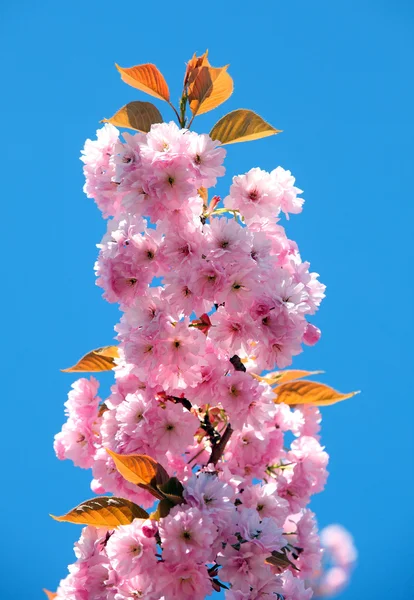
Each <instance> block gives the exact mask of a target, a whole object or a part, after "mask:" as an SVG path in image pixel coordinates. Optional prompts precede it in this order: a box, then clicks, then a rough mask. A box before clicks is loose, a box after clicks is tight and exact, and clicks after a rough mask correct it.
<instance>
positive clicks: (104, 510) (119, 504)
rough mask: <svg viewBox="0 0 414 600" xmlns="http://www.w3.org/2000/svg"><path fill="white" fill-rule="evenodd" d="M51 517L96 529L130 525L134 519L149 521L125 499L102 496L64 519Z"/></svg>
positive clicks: (139, 508) (137, 507)
mask: <svg viewBox="0 0 414 600" xmlns="http://www.w3.org/2000/svg"><path fill="white" fill-rule="evenodd" d="M50 516H51V517H52V518H53V519H55V521H61V522H66V523H79V524H81V525H93V526H94V527H117V526H118V525H128V524H129V523H132V521H133V520H134V519H147V518H148V513H147V511H145V510H144V509H143V508H141V507H140V506H138V505H137V504H134V503H133V502H131V501H130V500H125V498H116V497H115V496H100V497H98V498H92V499H91V500H87V501H86V502H83V503H82V504H79V506H77V507H76V508H73V509H72V510H70V511H69V512H68V513H67V514H66V515H63V516H62V517H55V516H54V515H50Z"/></svg>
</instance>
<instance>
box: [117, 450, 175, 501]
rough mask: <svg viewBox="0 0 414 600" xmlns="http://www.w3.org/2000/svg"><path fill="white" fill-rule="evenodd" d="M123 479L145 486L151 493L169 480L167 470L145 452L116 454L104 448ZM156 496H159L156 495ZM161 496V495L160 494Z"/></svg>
mask: <svg viewBox="0 0 414 600" xmlns="http://www.w3.org/2000/svg"><path fill="white" fill-rule="evenodd" d="M106 451H107V452H108V454H109V455H110V456H111V457H112V459H113V461H114V463H115V466H116V468H117V469H118V471H119V473H120V474H121V475H122V477H123V478H124V479H126V480H127V481H130V482H131V483H135V484H137V485H140V486H141V487H145V488H146V489H148V490H149V491H150V492H151V493H152V494H154V495H156V494H155V493H154V490H155V492H156V488H157V486H158V485H162V484H163V483H166V482H167V481H168V480H169V478H170V477H169V475H168V473H167V471H166V470H165V469H164V467H163V466H161V465H160V464H159V463H158V462H157V461H156V460H154V459H153V458H151V456H147V455H146V454H117V453H116V452H112V450H109V449H108V448H107V449H106ZM158 497H160V496H159V495H158ZM161 497H162V496H161Z"/></svg>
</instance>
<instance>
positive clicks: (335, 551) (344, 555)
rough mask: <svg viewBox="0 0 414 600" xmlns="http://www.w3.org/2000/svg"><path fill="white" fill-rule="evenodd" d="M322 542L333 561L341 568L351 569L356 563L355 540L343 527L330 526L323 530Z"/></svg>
mask: <svg viewBox="0 0 414 600" xmlns="http://www.w3.org/2000/svg"><path fill="white" fill-rule="evenodd" d="M321 542H322V545H323V547H324V548H325V551H326V552H327V554H328V555H329V556H330V558H331V560H333V561H334V563H335V564H337V565H339V566H340V567H345V568H349V566H350V565H352V564H353V563H354V562H355V561H356V559H357V551H356V548H355V546H354V540H353V539H352V536H351V534H350V533H349V531H347V530H346V529H345V528H344V527H342V526H341V525H328V526H327V527H325V528H324V529H322V531H321Z"/></svg>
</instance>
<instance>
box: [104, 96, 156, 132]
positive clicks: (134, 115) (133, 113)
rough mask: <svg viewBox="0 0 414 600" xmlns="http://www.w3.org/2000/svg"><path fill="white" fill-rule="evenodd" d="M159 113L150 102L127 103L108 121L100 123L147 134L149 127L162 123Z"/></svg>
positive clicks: (136, 101)
mask: <svg viewBox="0 0 414 600" xmlns="http://www.w3.org/2000/svg"><path fill="white" fill-rule="evenodd" d="M162 121H163V119H162V116H161V113H160V111H159V110H158V108H157V107H156V106H154V105H153V104H151V102H139V101H138V100H135V101H134V102H129V103H128V104H126V105H125V106H123V107H122V108H121V109H120V110H118V112H116V113H115V114H114V116H113V117H111V118H110V119H102V123H112V125H115V126H116V127H127V128H128V129H135V130H136V131H142V132H143V133H148V131H149V130H150V129H151V125H153V124H154V123H162Z"/></svg>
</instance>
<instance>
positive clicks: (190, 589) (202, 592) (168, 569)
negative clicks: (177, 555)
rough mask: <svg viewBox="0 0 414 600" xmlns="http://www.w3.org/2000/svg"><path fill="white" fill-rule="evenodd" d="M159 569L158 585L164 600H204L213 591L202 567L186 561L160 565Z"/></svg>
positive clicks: (204, 568) (205, 570)
mask: <svg viewBox="0 0 414 600" xmlns="http://www.w3.org/2000/svg"><path fill="white" fill-rule="evenodd" d="M160 567H161V569H159V571H160V575H159V576H160V580H159V583H160V589H161V591H162V593H163V598H165V600H204V599H205V597H206V596H210V594H211V592H212V591H213V590H212V587H211V579H210V577H209V576H208V573H207V569H206V567H205V566H203V565H198V564H197V563H193V562H191V561H188V560H187V561H186V562H185V563H183V564H178V565H170V564H168V563H162V564H161V565H160ZM160 600H161V599H160Z"/></svg>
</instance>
